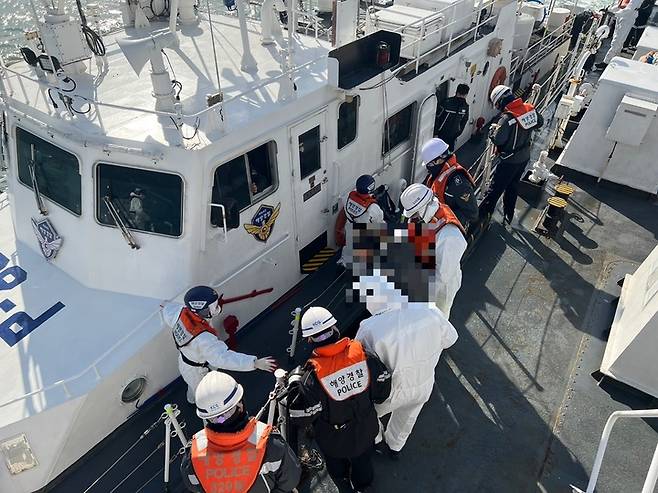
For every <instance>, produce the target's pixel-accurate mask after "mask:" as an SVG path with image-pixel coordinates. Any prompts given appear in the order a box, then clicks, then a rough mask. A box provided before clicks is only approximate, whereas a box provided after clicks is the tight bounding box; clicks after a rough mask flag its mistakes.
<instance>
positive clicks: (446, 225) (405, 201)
mask: <svg viewBox="0 0 658 493" xmlns="http://www.w3.org/2000/svg"><path fill="white" fill-rule="evenodd" d="M400 204H401V205H402V207H403V208H404V211H403V212H402V215H403V216H404V217H406V218H407V219H408V220H409V222H420V223H425V224H430V225H432V226H433V227H434V228H435V229H434V234H435V235H436V236H435V256H436V263H435V303H436V306H437V307H438V308H439V310H441V311H442V312H443V314H444V315H445V316H446V318H449V317H450V309H451V308H452V302H453V301H454V299H455V295H456V294H457V291H459V288H460V287H461V284H462V270H461V258H462V256H463V255H464V252H465V251H466V247H467V246H468V244H467V242H466V231H465V230H464V227H463V226H462V224H461V222H460V221H459V219H457V216H456V215H455V214H454V212H452V210H451V209H450V207H448V206H447V205H446V204H444V203H441V202H440V201H439V199H438V198H437V197H436V196H435V195H434V193H432V191H431V190H430V189H429V188H427V187H426V186H425V185H422V184H420V183H414V184H413V185H409V186H408V187H407V188H406V189H405V190H404V192H402V195H400Z"/></svg>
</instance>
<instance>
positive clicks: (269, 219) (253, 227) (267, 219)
mask: <svg viewBox="0 0 658 493" xmlns="http://www.w3.org/2000/svg"><path fill="white" fill-rule="evenodd" d="M279 212H281V202H279V203H278V204H277V206H276V207H273V206H271V205H265V204H263V205H261V206H260V207H259V208H258V210H257V211H256V214H254V217H252V218H251V224H245V225H244V229H246V230H247V233H249V234H250V235H252V236H253V237H254V238H256V239H257V240H258V241H263V242H265V241H267V239H268V238H269V237H270V235H271V234H272V230H273V229H274V223H275V222H276V218H277V217H279Z"/></svg>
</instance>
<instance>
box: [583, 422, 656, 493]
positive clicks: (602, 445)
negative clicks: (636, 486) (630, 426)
mask: <svg viewBox="0 0 658 493" xmlns="http://www.w3.org/2000/svg"><path fill="white" fill-rule="evenodd" d="M619 418H634V419H644V418H658V409H644V410H639V411H615V412H614V413H612V414H611V415H610V417H609V418H608V421H607V422H606V424H605V427H604V428H603V433H602V434H601V440H600V442H599V448H598V450H597V451H596V457H595V458H594V465H593V467H592V475H591V476H590V478H589V483H587V490H586V492H585V493H594V489H595V488H596V482H597V481H598V479H599V473H600V472H601V464H602V463H603V455H604V454H605V450H606V448H607V447H608V441H609V440H610V433H612V428H613V426H615V423H616V422H617V420H618V419H619ZM657 482H658V445H656V449H655V450H654V452H653V457H652V459H651V465H650V466H649V470H648V471H647V475H646V477H645V480H644V486H643V487H642V493H653V491H654V489H655V488H656V483H657ZM572 489H573V491H574V492H578V493H583V491H582V490H580V489H578V488H576V487H575V486H572Z"/></svg>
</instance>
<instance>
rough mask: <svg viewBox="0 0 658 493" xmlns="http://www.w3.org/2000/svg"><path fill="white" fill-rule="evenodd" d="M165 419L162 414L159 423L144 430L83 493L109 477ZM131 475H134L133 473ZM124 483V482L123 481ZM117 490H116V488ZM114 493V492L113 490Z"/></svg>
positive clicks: (156, 422)
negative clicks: (115, 467) (109, 473)
mask: <svg viewBox="0 0 658 493" xmlns="http://www.w3.org/2000/svg"><path fill="white" fill-rule="evenodd" d="M163 419H164V417H163V415H162V414H161V415H160V417H159V418H158V419H157V421H155V422H154V423H153V424H151V426H149V427H148V428H147V429H146V430H144V432H143V433H142V434H141V435H140V436H139V438H138V439H137V440H135V442H134V443H133V444H132V445H131V446H130V447H128V450H126V451H125V452H124V453H123V454H121V455H120V456H119V458H118V459H117V460H115V461H114V462H113V463H112V465H111V466H110V467H108V468H107V469H106V470H105V472H104V473H103V474H101V475H100V476H98V478H96V481H94V482H93V483H91V484H90V485H89V486H88V487H87V489H86V490H84V491H83V492H82V493H87V492H88V491H89V490H91V489H92V488H93V487H94V486H96V484H97V483H98V482H99V481H100V480H101V479H103V478H104V477H105V476H106V475H107V473H108V472H110V471H111V470H112V469H113V468H114V466H116V465H117V464H118V463H119V462H120V461H121V460H122V459H123V458H124V457H125V456H126V455H128V454H129V453H130V451H131V450H132V449H134V448H135V447H136V446H137V444H138V443H139V442H141V441H142V440H143V439H144V438H146V436H147V435H148V434H149V433H151V432H152V431H153V430H154V429H155V428H156V427H157V426H158V425H159V424H160V423H162V421H163ZM163 443H164V442H163ZM151 455H152V454H151ZM133 472H134V470H133ZM131 474H132V473H131ZM126 479H127V477H126ZM124 481H125V479H124ZM122 482H123V481H122ZM115 489H116V488H115ZM112 491H114V490H112Z"/></svg>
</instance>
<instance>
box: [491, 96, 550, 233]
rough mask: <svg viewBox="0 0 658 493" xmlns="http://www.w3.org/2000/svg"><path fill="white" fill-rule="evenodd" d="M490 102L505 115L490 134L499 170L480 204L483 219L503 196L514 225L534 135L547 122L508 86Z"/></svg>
mask: <svg viewBox="0 0 658 493" xmlns="http://www.w3.org/2000/svg"><path fill="white" fill-rule="evenodd" d="M490 100H491V103H492V104H493V105H494V107H495V108H496V109H497V110H499V111H501V112H502V114H501V115H500V118H499V119H498V122H497V123H496V124H493V125H491V128H490V131H489V139H490V140H491V142H492V143H493V144H494V145H495V146H496V157H495V163H494V164H495V166H496V170H495V171H494V174H493V177H492V179H491V184H490V185H489V189H488V190H487V192H486V193H485V195H484V198H483V199H482V202H481V203H480V218H486V217H487V216H490V215H491V214H492V213H493V211H494V209H495V208H496V203H497V202H498V199H500V196H501V195H502V196H503V212H504V216H505V221H506V222H507V223H511V222H512V219H513V218H514V207H515V205H516V198H517V196H518V193H519V182H520V181H521V178H522V177H523V172H524V171H525V168H526V166H527V165H528V161H529V160H530V147H531V135H532V132H533V131H535V130H537V129H539V128H540V127H541V126H542V125H543V124H544V119H543V118H542V116H541V115H540V114H539V113H538V112H537V111H536V110H535V107H534V106H533V105H531V104H530V103H525V102H523V100H522V99H521V98H515V97H514V94H512V90H511V89H510V88H509V87H507V86H503V85H500V86H496V87H494V88H493V90H492V91H491V95H490Z"/></svg>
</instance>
